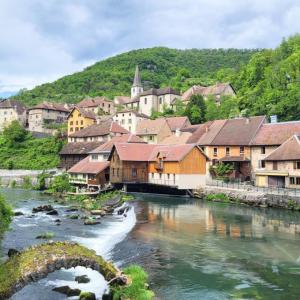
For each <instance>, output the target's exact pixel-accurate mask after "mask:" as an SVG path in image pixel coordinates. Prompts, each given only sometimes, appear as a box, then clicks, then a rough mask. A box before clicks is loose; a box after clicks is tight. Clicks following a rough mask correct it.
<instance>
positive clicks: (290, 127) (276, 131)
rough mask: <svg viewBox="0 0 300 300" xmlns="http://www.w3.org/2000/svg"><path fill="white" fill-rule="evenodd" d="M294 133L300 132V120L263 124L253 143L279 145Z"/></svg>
mask: <svg viewBox="0 0 300 300" xmlns="http://www.w3.org/2000/svg"><path fill="white" fill-rule="evenodd" d="M294 134H300V121H292V122H282V123H268V124H263V125H262V126H261V128H260V129H259V131H258V133H257V134H256V136H255V138H254V139H253V141H252V143H251V145H253V146H255V145H257V146H276V145H278V146H279V145H281V144H282V143H284V142H285V141H286V140H287V139H288V138H290V137H291V136H292V135H294Z"/></svg>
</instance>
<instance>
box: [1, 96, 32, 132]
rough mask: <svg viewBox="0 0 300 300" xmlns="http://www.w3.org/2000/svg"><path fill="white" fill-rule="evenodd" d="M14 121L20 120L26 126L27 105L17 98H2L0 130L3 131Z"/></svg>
mask: <svg viewBox="0 0 300 300" xmlns="http://www.w3.org/2000/svg"><path fill="white" fill-rule="evenodd" d="M12 121H18V122H19V123H20V124H21V125H22V126H23V127H25V126H26V123H27V110H26V106H25V105H24V104H23V103H22V102H20V101H17V100H12V99H6V100H2V101H1V102H0V131H3V129H4V128H5V127H7V126H9V125H10V124H11V122H12Z"/></svg>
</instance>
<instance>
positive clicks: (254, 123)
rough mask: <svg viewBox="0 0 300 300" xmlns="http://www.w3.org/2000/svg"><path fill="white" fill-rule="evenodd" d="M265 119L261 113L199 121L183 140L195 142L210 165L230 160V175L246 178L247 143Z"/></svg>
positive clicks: (248, 154) (248, 159)
mask: <svg viewBox="0 0 300 300" xmlns="http://www.w3.org/2000/svg"><path fill="white" fill-rule="evenodd" d="M265 121H266V119H265V117H264V116H258V117H250V118H236V119H229V120H216V121H209V122H207V123H205V124H201V126H199V127H198V128H197V129H196V130H195V131H194V132H193V134H192V136H191V137H190V138H189V139H188V141H187V142H188V143H192V144H194V143H195V144H197V145H199V146H200V147H201V148H202V150H203V151H204V152H205V154H206V155H207V156H208V157H209V159H210V160H211V162H212V165H215V164H217V163H224V164H231V165H232V166H233V168H234V170H233V172H232V173H231V174H230V177H231V178H235V179H240V180H250V179H251V163H250V162H251V151H250V145H251V142H252V140H253V139H254V137H255V136H256V134H257V132H258V130H259V128H260V127H261V126H262V125H263V124H264V123H265Z"/></svg>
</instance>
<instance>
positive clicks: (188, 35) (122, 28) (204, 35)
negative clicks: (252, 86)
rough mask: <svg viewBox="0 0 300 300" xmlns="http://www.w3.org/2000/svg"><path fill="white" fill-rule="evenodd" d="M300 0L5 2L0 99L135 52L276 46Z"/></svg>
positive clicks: (294, 23) (292, 29)
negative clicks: (109, 58)
mask: <svg viewBox="0 0 300 300" xmlns="http://www.w3.org/2000/svg"><path fill="white" fill-rule="evenodd" d="M297 32H298V33H299V32H300V0H119V1H117V0H47V1H45V0H0V41H1V46H0V97H1V96H2V97H5V96H8V95H10V94H11V93H16V92H17V91H19V90H20V89H21V88H28V89H30V88H32V87H34V86H36V85H39V84H41V83H44V82H49V81H54V80H55V79H58V78H60V77H62V76H64V75H68V74H72V73H74V72H76V71H80V70H82V69H83V68H85V67H86V66H89V65H91V64H93V63H95V62H96V61H99V60H101V59H104V58H107V57H110V56H113V55H116V54H119V53H122V52H125V51H129V50H132V49H139V48H148V47H153V46H166V47H172V48H180V49H187V48H274V47H276V46H277V45H278V44H279V43H280V41H281V40H282V38H283V37H288V36H290V35H293V34H295V33H297Z"/></svg>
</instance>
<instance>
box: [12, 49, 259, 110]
mask: <svg viewBox="0 0 300 300" xmlns="http://www.w3.org/2000/svg"><path fill="white" fill-rule="evenodd" d="M256 52H258V50H247V49H242V50H238V49H226V50H225V49H202V50H198V49H190V50H176V49H169V48H163V47H156V48H149V49H140V50H134V51H130V52H127V53H123V54H120V55H117V56H114V57H111V58H108V59H105V60H102V61H100V62H97V63H96V64H94V65H92V66H90V67H88V68H86V69H85V70H83V71H82V72H78V73H75V74H72V75H69V76H65V77H63V78H61V79H58V80H57V81H55V82H53V83H47V84H43V85H40V86H37V87H36V88H34V89H32V90H30V91H22V92H21V93H19V95H17V96H15V98H17V99H20V100H22V101H24V102H25V103H26V104H27V105H34V104H37V103H39V102H41V101H43V100H46V99H47V100H50V101H56V102H68V103H76V102H78V101H79V100H81V99H82V98H83V97H85V96H87V95H89V96H107V97H108V98H111V99H112V98H113V97H114V96H116V95H128V94H129V93H130V87H131V84H132V79H133V75H134V70H135V66H136V65H137V64H138V65H139V67H140V70H141V75H142V80H143V83H144V86H145V88H150V87H159V86H161V87H163V86H166V85H171V86H173V87H174V88H176V89H178V90H184V89H186V88H188V87H189V86H190V85H192V84H211V83H214V82H215V81H216V80H217V76H218V75H217V72H218V71H219V70H220V69H230V70H234V72H237V71H239V69H240V68H241V67H242V66H243V65H245V64H246V63H248V61H249V60H250V58H251V56H252V55H253V54H254V53H256Z"/></svg>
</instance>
